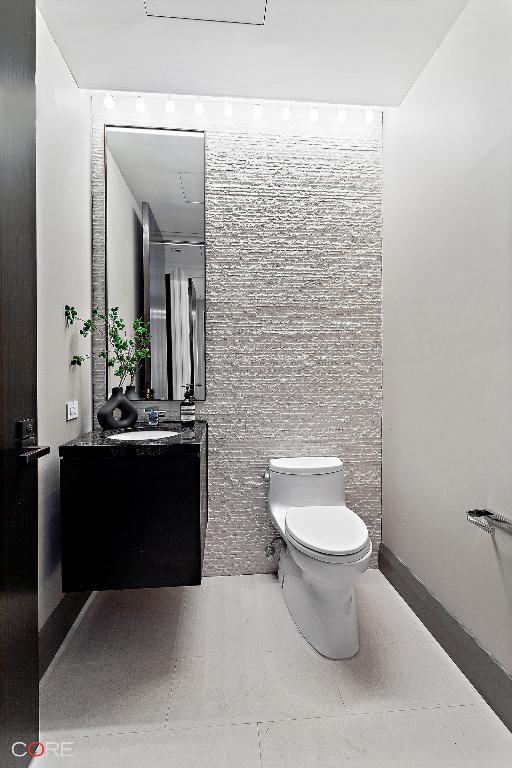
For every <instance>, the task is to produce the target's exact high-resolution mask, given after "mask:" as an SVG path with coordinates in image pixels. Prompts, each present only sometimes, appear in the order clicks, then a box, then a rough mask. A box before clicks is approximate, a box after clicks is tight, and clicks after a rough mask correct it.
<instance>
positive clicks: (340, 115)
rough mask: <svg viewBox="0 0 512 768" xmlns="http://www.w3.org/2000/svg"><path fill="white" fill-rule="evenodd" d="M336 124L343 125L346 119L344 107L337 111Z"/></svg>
mask: <svg viewBox="0 0 512 768" xmlns="http://www.w3.org/2000/svg"><path fill="white" fill-rule="evenodd" d="M337 119H338V123H344V122H345V120H346V119H347V110H346V109H344V107H340V108H339V109H338V115H337Z"/></svg>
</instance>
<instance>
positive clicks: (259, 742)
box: [256, 722, 263, 768]
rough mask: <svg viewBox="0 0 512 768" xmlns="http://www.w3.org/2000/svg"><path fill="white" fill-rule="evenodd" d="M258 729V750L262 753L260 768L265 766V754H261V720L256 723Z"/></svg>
mask: <svg viewBox="0 0 512 768" xmlns="http://www.w3.org/2000/svg"><path fill="white" fill-rule="evenodd" d="M256 730H257V732H258V750H259V753H260V768H263V756H262V754H261V734H260V724H259V722H257V723H256Z"/></svg>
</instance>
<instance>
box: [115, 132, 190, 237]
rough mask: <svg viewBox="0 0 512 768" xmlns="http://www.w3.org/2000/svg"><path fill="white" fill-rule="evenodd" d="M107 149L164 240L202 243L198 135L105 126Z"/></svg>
mask: <svg viewBox="0 0 512 768" xmlns="http://www.w3.org/2000/svg"><path fill="white" fill-rule="evenodd" d="M107 147H108V149H109V150H110V152H111V153H112V156H113V158H114V160H115V162H116V164H117V166H118V168H119V170H120V171H121V173H122V174H123V177H124V180H125V181H126V183H127V185H128V187H129V188H130V190H131V192H132V195H133V196H134V198H135V200H136V201H137V203H138V204H139V206H141V204H142V203H143V202H144V203H149V205H150V207H151V210H152V211H153V215H154V217H155V219H156V222H157V224H158V226H159V228H160V231H161V233H162V235H163V239H164V240H176V241H178V242H181V241H190V242H194V241H204V134H203V133H201V132H190V131H165V130H149V129H140V128H135V129H133V128H110V127H109V128H107ZM107 200H108V167H107Z"/></svg>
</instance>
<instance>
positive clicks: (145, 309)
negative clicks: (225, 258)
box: [105, 126, 206, 400]
mask: <svg viewBox="0 0 512 768" xmlns="http://www.w3.org/2000/svg"><path fill="white" fill-rule="evenodd" d="M204 152H205V142H204V133H203V132H202V131H172V130H164V129H145V128H118V127H110V126H108V127H106V129H105V168H106V280H107V287H106V304H107V306H108V307H119V315H120V317H121V318H123V320H124V321H125V323H126V325H127V326H128V327H131V325H132V323H133V321H134V320H135V319H136V318H142V319H143V320H144V321H145V322H149V323H150V333H151V344H150V347H151V356H150V357H149V358H148V359H147V360H146V361H145V362H144V365H143V367H142V368H141V370H140V371H139V373H138V375H137V378H136V380H135V392H136V395H137V396H138V397H139V398H140V399H144V398H146V399H154V400H182V399H183V395H184V392H185V385H187V384H191V385H192V386H193V388H194V395H195V397H196V399H197V400H204V399H205V397H206V375H205V374H206V371H205V368H206V364H205V241H204V239H205V224H204V214H205V199H204ZM107 371H108V374H107V377H108V378H109V380H108V381H107V382H106V385H107V392H108V391H110V389H111V387H112V386H115V385H116V382H115V380H114V379H113V376H112V369H111V368H107ZM132 397H133V393H132Z"/></svg>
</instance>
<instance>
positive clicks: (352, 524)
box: [285, 506, 368, 555]
mask: <svg viewBox="0 0 512 768" xmlns="http://www.w3.org/2000/svg"><path fill="white" fill-rule="evenodd" d="M285 525H286V532H287V533H289V535H290V536H291V537H292V539H295V541H298V542H299V544H303V545H304V546H305V547H308V548H309V549H312V550H313V551H315V552H323V553H325V554H328V555H348V554H351V553H353V552H359V550H361V549H364V548H365V547H366V546H367V544H368V528H367V527H366V525H365V524H364V523H363V521H362V520H361V518H360V517H358V516H357V515H356V514H355V512H352V510H351V509H349V508H348V507H334V506H333V507H290V508H289V509H288V510H287V512H286V521H285Z"/></svg>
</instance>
